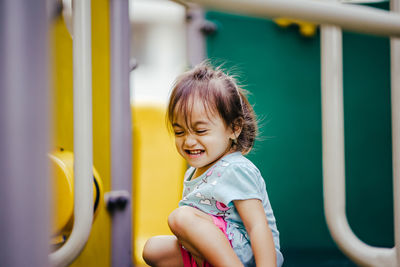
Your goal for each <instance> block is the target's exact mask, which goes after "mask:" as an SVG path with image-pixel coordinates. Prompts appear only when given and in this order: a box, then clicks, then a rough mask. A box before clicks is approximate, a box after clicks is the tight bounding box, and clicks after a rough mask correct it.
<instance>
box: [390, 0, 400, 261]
mask: <svg viewBox="0 0 400 267" xmlns="http://www.w3.org/2000/svg"><path fill="white" fill-rule="evenodd" d="M390 4H391V11H392V12H396V13H397V14H399V13H400V1H399V0H392V1H391V3H390ZM390 47H391V86H392V92H391V101H392V145H393V150H392V155H393V156H392V157H393V198H394V199H393V201H394V234H395V247H396V256H397V266H400V38H391V39H390Z"/></svg>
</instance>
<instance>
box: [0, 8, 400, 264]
mask: <svg viewBox="0 0 400 267" xmlns="http://www.w3.org/2000/svg"><path fill="white" fill-rule="evenodd" d="M76 2H77V5H76V10H74V12H76V13H75V14H74V17H76V19H77V21H78V20H79V19H81V20H82V23H84V22H83V21H85V20H86V24H85V23H84V24H83V25H84V26H83V27H82V28H81V27H79V29H76V28H75V27H76V26H75V27H74V53H77V54H76V55H78V56H75V58H76V59H75V60H83V62H82V63H81V64H79V65H80V66H84V65H91V63H93V77H94V79H93V101H91V99H90V97H88V95H90V92H91V91H92V90H91V88H92V83H91V78H90V77H92V71H91V70H90V69H89V68H87V69H84V70H82V71H79V70H78V72H76V73H75V75H74V79H75V78H77V77H79V75H81V76H82V77H81V78H83V80H82V81H81V82H78V81H76V82H74V84H75V85H74V87H75V88H76V89H78V88H80V89H79V90H78V91H77V92H76V93H77V95H76V97H77V100H76V101H74V103H76V106H75V108H77V109H78V110H77V111H75V112H74V113H75V118H74V122H75V123H78V124H80V126H75V127H72V125H70V122H72V120H71V118H70V116H69V115H65V114H64V115H60V114H57V116H56V117H57V118H58V119H59V120H58V121H57V122H56V126H55V128H56V129H57V130H56V134H55V135H56V137H55V139H56V140H55V143H56V144H57V145H58V144H59V143H63V144H65V146H62V147H65V148H66V149H67V150H73V151H74V153H75V162H76V163H77V165H79V166H81V164H82V166H81V167H79V166H76V169H75V176H76V177H75V178H76V180H75V185H76V186H77V187H76V189H75V195H76V196H79V195H80V196H82V198H81V200H75V201H74V203H75V205H76V210H75V213H74V217H75V223H74V230H72V234H71V236H70V238H69V239H68V241H67V242H66V243H65V244H64V246H62V247H61V248H60V250H59V251H56V252H54V254H50V255H51V256H50V264H52V265H54V266H65V265H68V264H70V263H71V262H73V263H72V265H73V266H76V265H82V266H89V265H95V266H109V265H110V264H113V265H115V266H122V265H124V266H125V265H129V264H130V262H131V257H130V255H129V253H130V252H131V251H132V245H131V236H130V233H131V227H132V223H131V222H130V220H131V215H130V208H131V202H130V201H131V200H132V198H130V190H131V188H130V187H131V186H130V183H129V182H127V183H126V180H124V181H123V182H122V181H121V182H119V181H118V180H114V178H116V177H119V176H122V177H124V179H126V178H128V179H129V180H130V179H131V177H130V172H129V171H126V170H127V169H129V163H130V161H131V158H130V154H129V151H130V149H131V146H130V140H128V139H130V136H129V131H130V129H129V127H128V129H127V128H124V125H125V126H126V125H130V115H129V114H128V113H130V106H129V102H127V101H128V99H129V98H127V97H126V91H124V90H126V84H127V75H126V72H127V71H128V66H129V56H127V54H126V46H124V47H122V49H121V50H120V49H119V48H121V47H119V46H118V43H119V44H120V45H121V44H122V45H126V42H128V38H121V35H119V36H118V34H117V36H114V37H115V39H114V40H117V41H115V42H113V43H112V44H111V45H109V44H108V42H107V40H109V39H110V34H109V29H108V26H107V25H108V22H107V20H108V18H109V13H108V10H109V9H108V8H109V6H108V2H107V1H97V2H96V3H95V4H94V3H93V5H92V7H93V11H92V12H90V8H89V6H90V3H89V2H87V1H78V0H77V1H76ZM193 2H197V3H200V4H202V5H203V4H204V5H205V6H207V7H215V8H221V9H223V10H227V11H237V12H241V13H242V14H243V13H244V14H247V15H255V16H262V17H264V16H269V17H278V16H280V17H281V16H284V17H290V18H295V19H301V20H306V21H311V22H314V23H322V24H329V25H330V24H332V25H338V26H340V27H342V28H343V29H348V30H354V31H360V32H364V33H371V34H378V35H389V36H392V41H391V45H392V64H393V65H392V109H393V110H392V119H393V123H392V128H393V134H392V136H393V181H394V186H393V188H394V210H395V222H394V225H395V227H396V229H395V241H396V245H395V248H393V249H382V248H372V247H369V246H367V245H365V244H363V243H361V242H359V241H357V239H356V238H355V236H354V235H353V234H352V233H351V230H350V228H349V227H348V225H347V222H346V219H345V216H344V208H345V201H344V190H343V189H344V183H343V181H344V171H343V168H344V167H343V150H342V147H343V136H342V128H343V115H341V108H342V104H341V90H340V89H341V88H340V86H341V77H340V71H341V70H340V62H337V64H332V65H331V63H330V60H332V59H329V58H328V57H326V54H325V53H323V63H327V64H323V68H322V70H323V74H322V76H323V86H322V87H323V92H324V95H323V103H324V105H323V110H324V113H323V114H324V115H323V116H324V118H325V119H324V123H326V124H324V126H323V128H324V179H325V182H324V184H325V195H326V199H325V205H326V214H327V220H328V225H329V226H330V228H331V232H332V235H333V237H334V238H335V240H336V242H337V243H338V244H339V246H340V247H341V248H342V249H343V251H344V252H345V253H346V254H347V255H348V256H349V257H350V258H352V259H353V260H354V261H355V262H357V263H359V264H363V265H369V264H371V265H375V266H378V265H379V264H382V263H383V264H387V265H388V266H399V263H400V244H399V242H400V230H399V225H400V210H399V209H400V199H399V198H400V192H399V190H400V184H399V180H400V170H399V158H400V157H399V153H400V142H399V136H400V122H399V120H400V118H399V116H400V115H399V114H400V110H399V107H400V106H399V103H398V101H399V99H400V95H399V91H400V89H399V83H400V81H399V77H400V75H399V70H398V68H399V66H398V62H400V58H399V40H398V37H399V36H400V19H399V15H398V14H395V12H399V6H398V5H399V4H398V1H393V10H394V11H395V12H385V11H378V10H373V9H370V8H367V7H355V6H350V5H342V4H339V3H331V2H329V3H328V2H327V3H325V2H317V1H311V0H310V1H306V0H296V1H288V0H286V1H284V0H280V1H274V0H269V1H239V0H231V1H227V0H220V1H205V0H204V1H200V0H198V1H193ZM124 4H125V6H124V5H121V6H118V7H117V6H114V7H113V8H115V9H113V11H116V13H115V14H114V13H113V14H114V15H113V18H114V19H115V18H118V17H120V18H121V19H122V20H124V21H125V22H124V23H126V13H123V12H125V11H126V12H128V11H127V9H126V8H125V9H124V7H126V4H127V3H126V2H125V3H124ZM2 7H4V9H1V10H2V12H3V13H2V15H4V16H3V17H4V20H5V21H7V23H5V24H3V25H2V26H1V27H2V28H1V31H0V35H1V38H0V40H1V41H0V43H1V46H0V52H1V56H2V58H4V60H2V61H1V65H0V70H1V72H0V83H1V88H2V90H1V92H0V111H1V112H0V114H1V115H0V124H1V127H0V147H1V149H0V153H1V154H0V159H1V160H0V174H1V175H2V179H0V210H1V211H2V215H1V220H0V236H1V237H2V240H1V243H0V245H1V246H0V265H1V266H3V265H4V266H11V267H13V266H28V265H29V266H47V265H48V259H47V255H48V254H49V251H48V239H47V236H48V230H47V229H50V227H49V226H48V225H49V224H48V217H49V216H48V214H49V209H48V204H47V203H48V198H47V190H46V188H47V185H48V184H49V181H48V175H47V171H46V170H47V168H48V159H47V157H46V155H47V152H48V151H49V150H50V149H49V147H50V144H49V143H50V142H49V141H48V140H49V139H50V137H49V134H48V132H49V123H48V121H49V119H48V118H47V116H48V115H47V114H49V112H48V104H47V103H48V101H47V99H48V97H47V94H48V92H47V88H48V86H47V81H48V76H49V75H48V73H47V69H48V67H47V56H46V51H47V38H46V33H47V29H48V25H49V23H48V17H49V16H48V15H47V13H46V12H47V9H46V1H44V0H42V1H36V2H35V3H32V1H27V0H25V1H23V0H20V1H15V0H8V1H5V3H4V4H2ZM81 12H82V13H81ZM90 13H92V14H93V17H92V18H91V21H92V22H95V23H92V27H91V28H92V34H90V33H89V32H90V31H89V24H88V23H87V22H88V18H90V16H89V14H90ZM84 14H86V15H84ZM122 14H125V15H122ZM81 15H82V16H81ZM122 20H121V21H122ZM104 21H105V22H104ZM77 23H78V22H77ZM122 25H123V24H122ZM122 25H121V24H115V28H114V27H112V29H113V30H116V29H118V28H119V29H121V28H122V27H123V26H122ZM329 27H331V26H326V27H325V26H323V37H322V42H323V44H324V46H323V51H326V50H325V48H326V47H325V44H327V43H326V41H328V39H331V41H329V42H332V43H333V42H338V41H339V40H340V37H339V35H340V34H339V35H338V33H339V31H338V29H337V28H329ZM79 30H84V31H83V32H79ZM125 30H126V29H125ZM56 31H62V30H60V29H56ZM63 31H64V32H63V33H62V34H61V35H62V36H63V37H65V30H63ZM114 33H115V32H114ZM120 34H121V33H120ZM80 36H81V37H83V38H87V37H89V36H92V37H93V38H92V40H93V41H92V43H96V46H93V51H92V52H89V50H87V49H88V47H89V46H90V45H89V44H90V41H89V40H88V39H86V41H83V42H82V43H80V41H79V39H80ZM122 37H124V32H123V33H122ZM125 37H126V36H125ZM89 39H90V38H89ZM68 40H69V41H70V39H68ZM66 43H67V45H66V46H68V42H66ZM79 43H80V44H81V45H82V47H81V48H82V49H81V48H79V46H75V44H79ZM64 45H65V44H64ZM55 46H56V48H55V50H57V51H58V49H60V50H63V49H64V51H69V48H65V47H63V48H60V47H58V46H57V45H55ZM110 47H112V51H114V52H112V57H113V59H111V60H110V56H109V51H110V50H109V48H110ZM330 49H340V44H339V43H338V45H336V46H335V47H333V48H329V47H328V48H327V50H328V51H329V53H331V51H333V50H330ZM118 51H122V54H118ZM335 51H336V50H335ZM56 54H57V56H56V57H57V59H59V57H63V56H64V55H61V54H62V53H60V54H59V53H58V52H57V53H56ZM92 54H93V58H91V55H92ZM333 54H335V55H340V51H339V50H337V51H336V52H335V53H333ZM65 57H67V56H65ZM116 57H121V58H120V61H118V60H116V61H114V58H116ZM92 60H93V61H92ZM77 62H79V61H77ZM109 62H113V63H112V64H111V66H112V67H111V68H110V67H109V65H108V63H109ZM118 62H119V63H118ZM56 64H57V63H56ZM114 64H115V65H114ZM119 64H121V65H119ZM67 65H68V64H67ZM38 66H39V67H38ZM116 66H120V67H121V69H120V71H115V70H118V69H117V67H116ZM330 66H333V67H334V69H333V70H330V69H328V68H330ZM110 69H113V70H114V71H115V73H114V74H113V75H111V76H112V78H111V79H110V74H109V70H110ZM325 71H329V72H331V71H332V72H333V73H336V74H337V75H336V77H334V78H335V79H334V80H332V81H329V80H328V79H329V78H330V76H327V75H326V72H325ZM66 73H67V75H69V71H66ZM118 73H122V75H124V76H122V77H120V76H118V75H119V74H118ZM63 74H65V73H63ZM60 76H62V75H60ZM64 78H65V77H64ZM64 78H63V77H55V80H56V81H55V83H56V84H57V86H55V87H56V89H55V91H56V92H57V93H56V94H60V95H62V96H63V97H62V98H63V99H68V98H69V97H70V95H69V93H68V92H70V90H68V89H70V88H68V82H67V83H65V84H64V83H63V82H62V79H64ZM110 80H111V83H112V84H113V87H120V88H122V93H121V91H119V92H120V94H119V95H117V96H115V95H114V96H113V97H110V93H109V90H108V89H109V84H110ZM118 81H121V82H122V84H118ZM80 86H81V87H80ZM60 88H62V89H64V90H61V89H60ZM80 93H83V96H82V97H83V98H80V97H79V96H78V95H79V94H80ZM328 94H332V96H330V95H328ZM74 97H75V96H74ZM110 99H112V104H111V106H112V107H111V108H110V103H109V100H110ZM81 100H83V103H82V106H81V105H80V104H78V103H79V101H81ZM333 100H335V101H333ZM114 101H115V102H114ZM119 101H121V102H123V101H124V102H123V103H124V104H121V107H120V108H121V109H119V107H116V106H115V105H116V104H120V103H121V102H119ZM92 103H93V106H92ZM57 104H60V106H61V105H62V104H65V103H63V102H62V101H60V100H59V99H58V100H57ZM331 104H334V105H332V106H330V105H331ZM74 105H75V104H74ZM66 106H68V104H66ZM80 107H83V108H84V109H85V110H86V111H85V112H84V113H82V110H81V109H80ZM60 109H61V108H60ZM70 109H71V107H69V106H68V107H66V108H65V110H67V111H71V110H70ZM92 109H93V123H92V121H91V117H92V116H91V110H92ZM109 109H111V110H113V111H112V114H114V115H111V117H112V118H111V119H110V115H109V113H108V111H109ZM57 112H58V111H57ZM57 112H56V113H57ZM63 113H64V112H63ZM65 113H68V112H65ZM69 113H71V112H69ZM142 117H145V116H142ZM61 118H62V119H61ZM65 118H66V119H65ZM63 119H65V120H63ZM80 119H84V120H80ZM116 120H117V121H116ZM127 120H129V121H128V122H127ZM32 122H34V123H32ZM114 123H115V124H114ZM331 123H332V126H331ZM63 124H65V125H63ZM92 124H93V131H92V129H91V125H92ZM110 125H111V127H110ZM64 127H65V128H64ZM72 128H73V129H74V130H75V131H77V133H76V134H74V135H73V136H74V140H73V142H74V146H72V134H66V133H70V132H71V129H72ZM114 130H116V131H117V132H113V131H114ZM78 131H82V137H83V138H82V139H81V137H79V136H80V134H79V133H78ZM122 132H123V133H122ZM92 133H93V136H94V138H93V140H91V136H92ZM110 133H111V136H112V137H111V138H112V140H113V141H111V142H110V141H109V137H110ZM119 133H122V134H121V135H119ZM329 133H335V134H334V135H333V136H331V135H328V134H329ZM331 138H334V139H335V141H334V142H332V143H330V142H329V140H330V139H331ZM92 142H93V148H92ZM110 143H111V146H110ZM121 144H129V145H128V146H126V147H128V150H129V151H128V150H124V148H121V146H122V145H121ZM110 147H112V148H111V149H110ZM126 147H125V149H126ZM92 150H93V151H94V153H93V160H92V156H91V151H92ZM110 150H111V153H110ZM121 151H124V152H121ZM120 153H121V154H120ZM111 154H112V156H110V155H111ZM118 155H120V156H121V155H122V157H120V158H119V156H118ZM337 156H339V158H337ZM123 159H126V161H127V162H125V161H123ZM109 162H112V166H111V165H110V163H109ZM120 163H122V166H121V165H118V164H120ZM332 163H337V164H338V165H336V166H332V165H331V164H332ZM114 164H116V165H114ZM93 165H94V166H96V169H97V170H98V172H99V174H101V177H102V178H103V183H104V191H105V192H114V193H115V194H111V195H110V196H111V198H108V199H109V200H110V199H112V197H113V196H116V198H117V199H119V198H122V199H123V201H125V204H127V205H125V206H124V207H123V208H122V209H117V210H114V211H113V212H112V213H111V214H108V213H106V212H105V209H102V208H101V209H100V210H99V213H98V215H97V219H96V221H93V220H92V216H93V195H92V193H91V191H92V190H93V175H92V174H93ZM134 165H135V164H134ZM119 171H122V173H120V172H119ZM335 171H338V172H337V173H336V172H335ZM110 173H112V177H113V179H112V180H111V177H110ZM177 176H179V175H177ZM80 177H83V178H82V179H81V178H80ZM116 179H117V178H116ZM334 180H335V181H334ZM117 181H118V182H117ZM336 182H339V183H336ZM81 183H82V185H83V186H82V187H81V186H80V185H79V184H81ZM111 185H112V188H111ZM83 187H85V188H86V189H83V190H82V188H83ZM332 189H334V190H332ZM121 191H123V192H121ZM133 191H135V190H133ZM38 192H40V193H38ZM126 193H127V194H126ZM78 198H80V197H78ZM110 201H111V200H110ZM106 204H110V202H109V203H106ZM104 206H107V205H104ZM111 206H112V205H111ZM39 207H40V208H39ZM81 215H82V216H81ZM110 215H111V216H112V217H111V216H110ZM26 217H28V218H29V220H27V219H26ZM111 219H112V224H111ZM133 221H135V219H134V220H133ZM119 222H121V224H119ZM138 225H140V224H138ZM111 228H113V231H112V233H111V231H110V229H111ZM135 231H136V230H135ZM123 233H128V234H126V235H125V236H123ZM89 234H90V236H89ZM149 234H152V233H149ZM126 237H128V238H126ZM143 238H146V236H145V235H144V236H143ZM86 241H87V243H86ZM120 242H121V243H120ZM140 242H143V241H140ZM121 246H122V247H123V249H119V248H121ZM137 247H138V248H140V245H137ZM82 249H83V250H82ZM119 252H120V253H121V254H118V253H119ZM114 253H115V254H114ZM138 253H139V252H137V254H138ZM21 255H23V257H21ZM78 255H80V257H78V258H77V259H75V257H76V256H78ZM74 259H75V261H74ZM118 259H121V262H120V261H118Z"/></svg>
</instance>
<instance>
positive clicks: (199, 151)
mask: <svg viewBox="0 0 400 267" xmlns="http://www.w3.org/2000/svg"><path fill="white" fill-rule="evenodd" d="M200 153H201V150H189V154H191V155H198V154H200Z"/></svg>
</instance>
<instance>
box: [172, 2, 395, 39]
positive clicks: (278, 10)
mask: <svg viewBox="0 0 400 267" xmlns="http://www.w3.org/2000/svg"><path fill="white" fill-rule="evenodd" d="M179 1H182V0H179ZM187 2H193V3H197V4H199V5H200V6H203V7H207V8H212V9H216V10H223V11H229V12H234V13H240V14H245V15H250V16H256V17H264V18H276V17H289V18H293V19H301V20H305V21H309V22H314V23H317V24H327V25H336V26H339V27H341V28H342V29H346V30H350V31H355V32H361V33H370V34H375V35H383V36H397V37H400V15H398V14H394V13H393V12H389V11H385V10H379V9H376V8H371V7H367V6H355V5H351V4H340V3H337V2H336V1H323V0H320V1H317V0H218V1H215V0H191V1H187Z"/></svg>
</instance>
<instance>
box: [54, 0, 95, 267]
mask: <svg viewBox="0 0 400 267" xmlns="http://www.w3.org/2000/svg"><path fill="white" fill-rule="evenodd" d="M73 11H74V13H73V34H74V37H73V65H74V66H73V75H74V77H73V83H74V225H73V229H72V233H71V235H70V236H69V238H68V240H67V241H66V243H65V244H64V245H63V246H62V247H61V248H59V249H58V250H57V251H55V252H53V253H52V254H50V255H49V261H50V264H51V265H52V266H67V265H69V264H70V263H72V261H73V260H74V259H75V258H76V257H77V256H78V255H79V254H80V252H81V251H82V249H83V248H84V246H85V244H86V242H87V240H88V238H89V234H90V231H91V227H92V221H93V170H92V168H93V167H92V166H93V153H92V151H93V149H92V148H93V145H92V143H93V142H92V131H93V130H92V67H91V66H92V61H91V60H92V56H91V55H92V50H91V14H90V12H91V9H90V0H76V1H74V6H73Z"/></svg>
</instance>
